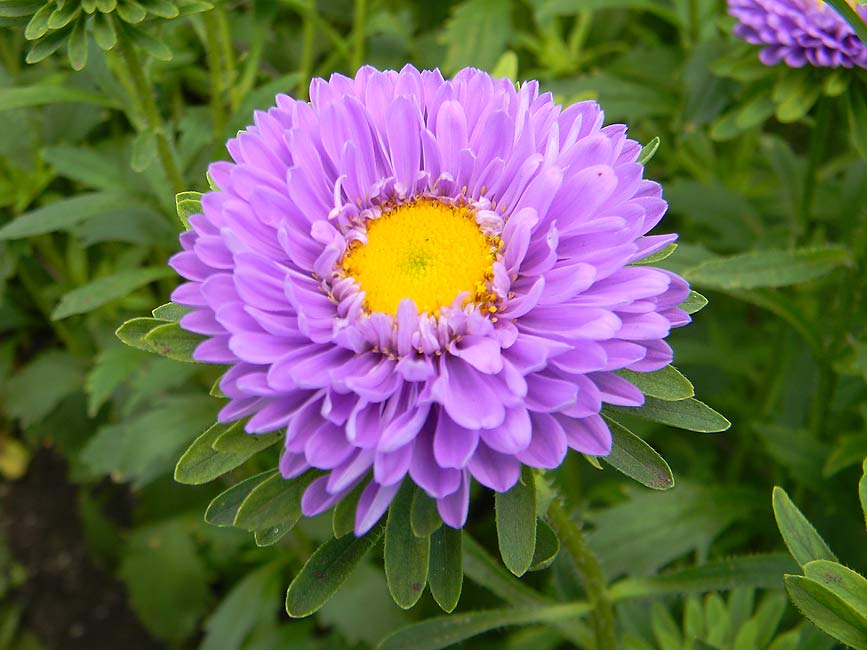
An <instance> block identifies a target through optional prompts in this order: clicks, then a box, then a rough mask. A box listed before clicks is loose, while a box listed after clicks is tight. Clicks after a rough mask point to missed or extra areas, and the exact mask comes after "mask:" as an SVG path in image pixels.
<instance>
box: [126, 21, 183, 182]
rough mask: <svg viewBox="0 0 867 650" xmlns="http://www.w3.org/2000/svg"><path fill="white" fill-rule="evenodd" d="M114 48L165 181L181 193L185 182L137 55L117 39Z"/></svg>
mask: <svg viewBox="0 0 867 650" xmlns="http://www.w3.org/2000/svg"><path fill="white" fill-rule="evenodd" d="M117 47H118V49H119V50H120V54H121V57H120V60H121V61H122V63H123V65H124V68H125V73H126V75H127V76H128V77H129V79H130V80H131V81H132V87H131V89H132V90H133V94H132V96H131V97H130V99H132V101H133V104H134V106H135V108H136V109H137V110H138V111H139V112H140V113H141V114H142V115H143V116H144V119H145V122H146V124H147V127H148V128H150V129H153V131H154V133H155V134H156V141H157V155H158V156H159V159H160V163H161V164H162V167H163V171H164V172H165V174H166V179H167V180H168V182H169V185H171V187H172V190H173V191H174V193H175V194H178V193H180V192H183V191H184V179H183V177H182V176H181V172H180V171H179V169H178V164H177V162H176V161H175V156H174V152H173V151H172V147H171V144H169V140H168V138H167V137H166V129H165V127H164V125H163V120H162V117H160V113H159V110H158V109H157V103H156V101H155V100H154V95H153V92H152V90H151V87H150V86H149V85H148V82H147V79H145V75H144V68H143V67H142V63H141V60H140V59H139V57H138V53H137V52H136V51H135V48H134V47H133V46H132V45H131V44H130V43H129V42H128V41H127V40H126V39H124V38H119V39H118V41H117Z"/></svg>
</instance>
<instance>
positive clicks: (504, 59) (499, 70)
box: [491, 50, 518, 81]
mask: <svg viewBox="0 0 867 650" xmlns="http://www.w3.org/2000/svg"><path fill="white" fill-rule="evenodd" d="M491 76H492V77H494V79H501V78H503V77H505V78H506V79H509V80H511V81H518V55H517V54H515V53H514V52H512V51H511V50H508V51H506V52H503V55H502V56H501V57H500V58H499V59H498V60H497V63H496V65H494V67H493V69H492V70H491Z"/></svg>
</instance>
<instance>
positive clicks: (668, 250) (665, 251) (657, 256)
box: [629, 244, 677, 266]
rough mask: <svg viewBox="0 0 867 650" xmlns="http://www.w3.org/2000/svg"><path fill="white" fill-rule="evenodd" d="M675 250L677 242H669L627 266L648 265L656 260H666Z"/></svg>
mask: <svg viewBox="0 0 867 650" xmlns="http://www.w3.org/2000/svg"><path fill="white" fill-rule="evenodd" d="M675 250H677V244H669V245H668V246H666V247H665V248H662V249H660V250H658V251H656V252H655V253H651V254H650V255H648V256H647V257H642V258H641V259H640V260H636V261H635V262H632V263H631V264H629V266H648V265H651V264H656V263H657V262H662V261H663V260H667V259H668V258H669V257H671V255H672V253H674V251H675Z"/></svg>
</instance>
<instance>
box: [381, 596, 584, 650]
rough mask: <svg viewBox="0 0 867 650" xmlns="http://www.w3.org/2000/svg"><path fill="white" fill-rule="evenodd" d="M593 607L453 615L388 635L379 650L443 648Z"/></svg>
mask: <svg viewBox="0 0 867 650" xmlns="http://www.w3.org/2000/svg"><path fill="white" fill-rule="evenodd" d="M591 609H592V608H591V607H590V605H588V604H587V603H583V602H576V603H566V604H563V605H551V606H548V607H519V608H514V609H490V610H486V611H480V612H470V613H468V614H453V615H451V616H443V617H440V618H433V619H430V620H427V621H422V622H421V623H416V624H415V625H410V626H409V627H405V628H403V629H400V630H398V631H397V632H395V633H394V634H392V635H390V636H388V637H386V638H385V639H384V640H383V641H382V643H380V644H379V645H378V646H377V650H406V648H412V649H413V650H440V649H441V648H447V647H449V646H451V645H453V644H456V643H460V642H461V641H466V640H467V639H471V638H473V637H474V636H478V635H479V634H483V633H485V632H489V631H490V630H494V629H497V628H500V627H506V626H509V625H532V624H541V623H555V622H559V621H566V620H569V619H575V618H579V617H581V616H584V615H585V614H587V613H588V612H590V611H591Z"/></svg>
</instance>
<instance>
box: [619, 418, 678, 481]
mask: <svg viewBox="0 0 867 650" xmlns="http://www.w3.org/2000/svg"><path fill="white" fill-rule="evenodd" d="M606 420H607V422H608V428H609V429H610V431H611V438H612V445H611V453H610V454H608V456H605V457H604V458H603V459H604V460H605V462H607V463H608V464H609V465H611V466H612V467H613V468H614V469H616V470H618V471H620V472H622V473H623V474H625V475H626V476H628V477H629V478H631V479H634V480H636V481H638V482H639V483H641V484H642V485H644V486H647V487H649V488H653V489H654V490H668V489H669V488H672V487H674V476H673V475H672V473H671V468H670V467H669V466H668V463H666V462H665V459H664V458H663V457H662V456H660V455H659V454H658V453H657V452H656V451H655V450H654V449H653V448H652V447H651V446H650V445H648V444H647V443H646V442H644V440H642V439H641V438H639V437H638V436H636V435H635V434H634V433H632V432H631V431H630V430H629V429H627V428H626V427H624V426H623V425H622V424H620V423H619V422H617V421H615V420H612V419H611V418H606Z"/></svg>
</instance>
